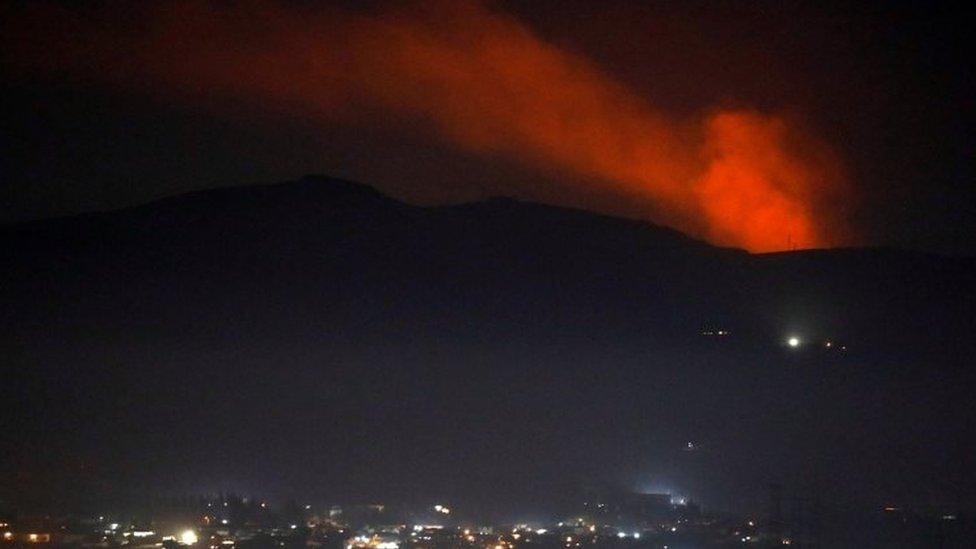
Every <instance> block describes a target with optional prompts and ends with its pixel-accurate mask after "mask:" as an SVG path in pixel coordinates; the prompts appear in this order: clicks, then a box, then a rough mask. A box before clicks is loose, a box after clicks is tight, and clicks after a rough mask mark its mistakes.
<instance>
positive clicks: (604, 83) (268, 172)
mask: <svg viewBox="0 0 976 549" xmlns="http://www.w3.org/2000/svg"><path fill="white" fill-rule="evenodd" d="M181 5H182V6H183V7H182V8H174V7H173V6H174V5H173V4H167V3H157V6H156V7H155V8H152V9H150V8H144V9H143V8H133V7H131V6H129V7H125V6H124V5H123V4H116V3H112V2H89V3H85V4H83V5H81V7H77V4H75V3H64V4H56V3H55V4H50V5H46V4H40V6H42V7H40V8H39V7H38V4H37V3H26V2H25V3H21V2H12V3H7V4H5V7H4V8H3V12H2V14H3V20H4V23H3V25H4V27H5V28H12V29H16V30H17V32H8V33H4V34H5V35H6V38H5V39H4V41H5V48H4V49H5V50H6V52H7V53H6V54H5V55H4V57H3V69H2V70H3V73H4V78H3V82H4V83H3V84H2V86H3V94H4V97H5V101H4V104H3V119H4V132H3V137H2V142H0V145H2V149H0V151H2V152H0V155H2V156H0V162H2V171H3V173H4V176H3V182H2V188H0V199H2V204H0V219H3V220H4V221H13V220H20V219H28V218H37V217H49V216H53V215H60V214H65V213H72V212H79V211H86V210H92V209H105V208H114V207H119V206H124V205H130V204H136V203H141V202H144V201H146V200H148V199H151V198H154V197H158V196H163V195H169V194H173V193H178V192H182V191H186V190H191V189H200V188H207V187H213V186H224V185H237V184H244V183H258V182H270V181H278V180H284V179H288V178H291V177H295V176H297V175H300V174H303V173H308V172H325V173H330V174H335V175H340V176H344V177H348V178H353V179H358V180H361V181H364V182H367V183H370V184H373V185H375V186H377V187H378V188H380V189H382V190H384V191H386V192H388V193H390V194H392V195H393V196H396V197H399V198H404V199H407V200H410V201H415V202H421V203H440V202H458V201H464V200H471V199H476V198H479V197H483V196H486V195H495V194H507V195H515V196H518V197H522V198H527V199H533V200H539V201H543V202H549V203H558V204H567V205H573V206H582V207H585V208H589V209H594V210H598V211H604V212H609V213H614V214H620V215H626V216H630V217H643V218H649V219H652V220H656V221H658V222H661V223H665V224H669V225H673V226H676V227H677V228H679V229H681V230H684V231H686V232H689V233H692V234H694V235H696V236H701V237H705V238H707V239H709V240H711V241H713V242H717V243H722V244H730V245H737V246H745V247H748V248H750V249H756V250H766V249H777V248H783V247H786V246H787V243H788V242H790V241H792V242H793V244H796V243H797V242H799V243H800V245H801V246H807V245H809V246H833V245H845V244H867V245H894V246H900V247H908V248H915V249H923V250H928V251H937V252H947V253H956V254H972V253H973V252H974V251H976V249H974V248H973V244H972V241H971V238H970V235H971V234H973V233H974V231H976V221H974V217H976V216H974V215H973V214H974V209H976V191H974V190H973V185H972V184H971V180H972V176H973V169H972V168H973V166H972V157H973V155H972V151H973V137H972V133H971V123H970V122H971V120H972V118H973V116H972V115H973V99H972V98H973V83H972V68H971V63H969V62H968V61H967V60H966V59H965V58H964V51H966V49H967V48H966V46H968V45H969V42H970V40H969V38H968V36H967V35H966V34H964V33H965V32H966V28H965V25H964V21H965V18H963V17H962V16H961V14H960V13H958V12H957V11H955V10H954V9H952V8H951V7H950V6H949V5H940V4H938V3H935V4H928V3H926V4H924V5H920V4H916V5H912V6H909V5H901V4H899V3H894V4H892V3H883V4H882V3H878V4H870V5H866V6H857V7H850V6H847V5H846V4H845V3H816V4H800V3H782V2H775V3H753V2H741V3H738V2H723V3H715V2H700V3H699V2H681V3H673V4H665V3H638V2H599V3H593V2H555V1H554V2H547V1H532V2H518V1H512V2H498V3H490V4H489V7H488V8H484V7H479V6H474V7H473V8H470V9H469V10H468V11H467V12H465V11H464V10H463V9H462V10H460V11H461V12H462V13H461V14H457V13H454V14H453V15H441V14H439V13H438V10H437V9H434V8H429V9H426V10H424V9H420V8H419V7H417V6H415V5H410V4H407V5H406V6H404V5H402V4H394V5H390V4H386V3H382V2H376V3H369V4H368V5H365V6H359V5H355V4H354V3H342V4H341V5H329V6H326V7H322V6H320V5H319V4H317V3H303V2H291V3H288V2H286V3H274V2H241V3H236V4H233V5H231V6H230V7H227V6H224V7H222V8H215V9H209V8H207V7H206V3H203V2H189V3H183V4H181ZM44 6H47V7H44ZM64 6H70V7H69V8H67V9H66V10H63V9H62V8H64ZM186 6H190V7H186ZM201 6H203V7H201ZM180 9H183V10H184V11H183V12H181V11H179V10H180ZM194 10H195V11H194ZM208 10H209V11H208ZM261 10H265V11H266V12H270V13H273V14H275V17H268V18H266V19H267V21H265V23H264V24H261V25H257V24H255V23H254V21H255V19H251V18H249V16H248V14H251V15H253V14H254V13H258V12H260V11H261ZM444 11H450V10H444ZM174 13H175V14H176V15H173V14H174ZM160 14H162V15H160ZM310 14H311V15H310ZM160 20H162V21H163V22H162V23H160ZM296 21H299V22H302V23H296ZM306 21H307V24H305V22H306ZM384 25H386V27H384ZM384 28H390V29H393V30H392V31H391V32H390V34H389V35H384V34H383V33H382V32H377V31H376V29H384ZM160 29H161V30H160ZM350 29H352V30H350ZM357 29H359V30H360V31H362V30H363V29H365V32H360V33H358V34H357V32H356V31H357ZM431 29H433V30H431ZM397 32H414V33H415V34H414V35H413V36H412V37H411V38H408V39H403V40H402V41H400V42H397V41H396V40H397V38H398V37H400V38H402V36H400V35H398V34H397ZM523 32H524V33H527V34H528V35H529V36H528V37H525V36H522V35H520V33H523ZM154 33H156V34H154ZM424 33H427V34H424ZM418 35H419V36H420V38H417V36H418ZM363 36H366V37H367V38H363ZM147 37H148V38H147ZM154 37H155V38H154ZM255 37H257V38H255ZM391 37H392V38H391ZM431 37H433V38H432V40H434V41H435V42H436V43H435V45H434V46H431V48H432V49H431V50H430V51H434V52H435V53H434V54H431V55H429V56H427V57H421V56H418V55H416V52H415V51H408V52H406V54H405V57H404V59H401V60H399V61H395V62H394V61H391V62H390V64H389V65H385V64H383V60H384V59H385V58H386V57H391V55H390V53H391V52H392V53H394V54H396V53H400V49H402V48H403V47H405V46H404V45H406V47H421V46H424V45H425V44H424V43H423V42H422V41H423V40H424V39H430V38H431ZM411 39H412V40H414V41H413V42H410V41H409V40H411ZM384 41H388V42H390V43H389V44H384V43H383V42H384ZM509 42H510V43H509ZM418 43H419V44H420V46H418ZM509 46H510V48H509V49H510V50H511V51H508V50H505V48H506V47H509ZM181 48H184V49H181ZM530 50H531V51H530ZM309 51H311V52H316V53H304V52H309ZM417 51H421V50H417ZM424 51H426V50H424ZM318 52H322V55H321V58H324V59H326V60H325V61H321V66H319V65H318V64H317V63H319V61H317V60H318V59H319V58H320V57H319V56H318ZM364 52H365V53H364ZM370 52H373V53H372V55H373V56H372V57H371V54H370ZM376 52H379V53H376ZM458 52H460V53H458ZM486 52H487V53H486ZM499 52H503V53H504V55H507V56H511V59H506V60H505V61H503V63H504V64H505V69H504V70H501V71H498V72H499V73H500V74H489V75H487V76H485V75H484V74H483V73H486V72H490V70H489V69H493V68H497V67H496V66H495V65H492V63H493V62H494V61H493V59H495V58H494V57H492V56H497V55H498V54H499ZM455 53H457V54H458V56H457V57H456V58H454V57H450V55H454V54H455ZM441 54H443V55H441ZM523 54H524V55H523ZM411 55H413V56H411ZM437 55H441V57H436V56H437ZM306 57H307V58H306ZM261 59H265V62H262V61H261ZM268 59H270V61H267V60H268ZM377 60H379V62H377ZM262 63H264V64H262ZM451 63H457V64H460V65H462V66H463V67H462V68H460V69H458V68H457V66H455V65H451ZM580 64H582V66H583V68H580ZM360 65H364V66H368V68H365V69H364V68H363V66H360ZM377 65H378V66H377ZM562 65H565V67H564V66H562ZM552 66H556V68H555V69H553V71H552V74H548V73H546V71H545V70H541V71H540V69H541V68H545V67H552ZM242 67H243V70H246V71H248V72H247V73H242V72H241V70H242ZM323 67H324V68H323ZM252 69H253V70H252ZM509 70H510V72H507V71H509ZM316 71H318V72H316ZM450 71H459V72H458V73H457V74H458V75H459V76H456V75H453V73H452V76H450V77H446V76H444V74H446V73H448V72H450ZM465 71H467V72H465ZM337 75H338V76H337ZM350 75H352V76H350ZM387 77H388V78H389V81H386V80H384V78H387ZM317 79H321V80H317ZM608 82H609V83H608ZM576 86H579V88H580V90H581V91H580V90H576V89H575V87H576ZM336 89H338V90H340V92H338V93H337V94H336V97H333V96H332V95H330V94H331V90H336ZM561 90H568V91H566V92H565V93H562V91H561ZM592 90H596V91H592ZM428 92H429V96H430V98H428V97H427V94H428ZM340 95H341V96H342V97H338V96H340ZM326 96H328V97H327V98H326V99H322V98H323V97H326ZM349 96H354V99H349ZM360 97H368V99H360ZM631 103H633V104H631ZM551 105H553V106H552V108H551V111H552V112H544V113H543V115H542V116H540V117H534V118H533V115H534V111H540V110H541V111H546V110H547V109H549V106H551ZM607 105H610V106H607ZM442 107H443V108H442ZM577 107H578V108H577ZM594 113H596V114H594ZM715 113H746V114H745V115H742V116H744V117H745V118H740V119H736V120H734V122H735V124H737V126H735V127H736V128H751V129H743V130H742V132H747V131H752V132H753V133H752V134H749V135H750V136H751V137H749V139H753V138H755V134H760V133H762V132H764V131H766V130H767V129H769V128H773V127H776V126H775V125H776V124H778V123H782V124H783V127H784V128H785V129H784V130H783V133H782V135H781V137H782V139H781V140H779V139H780V138H779V137H777V138H776V139H777V141H776V142H775V143H774V144H772V145H769V144H768V143H767V144H762V145H757V147H760V148H757V149H756V150H754V151H752V152H748V153H746V156H747V157H748V161H747V162H745V163H746V164H748V166H746V168H744V169H746V170H753V171H752V172H749V173H750V174H751V175H748V176H746V178H745V179H747V180H749V182H750V183H748V184H751V181H752V179H751V178H752V177H753V175H755V174H756V173H758V174H760V176H762V177H766V176H769V177H770V178H771V179H773V180H775V181H773V182H772V183H770V185H769V186H768V187H769V188H763V189H758V190H757V191H756V192H758V193H760V194H758V195H751V194H747V193H746V192H741V193H740V186H742V185H747V183H744V182H743V181H745V180H743V179H736V180H734V182H733V183H732V186H731V189H732V191H731V193H732V194H733V195H735V197H734V198H730V197H726V196H723V197H720V198H715V201H718V202H721V205H720V206H715V208H718V210H715V209H714V208H713V207H712V206H710V205H709V204H710V203H709V202H708V201H704V200H700V195H694V196H695V198H693V199H689V198H688V196H686V194H688V193H690V191H688V193H685V194H681V193H684V191H678V193H679V194H678V195H677V197H674V196H671V195H669V194H668V193H669V192H670V191H661V190H656V187H658V186H661V181H672V182H673V181H678V185H679V186H682V185H686V184H685V183H682V182H681V178H682V177H685V173H684V171H683V170H685V168H687V169H688V171H689V172H693V173H694V175H692V176H690V177H692V178H696V177H699V176H700V175H701V173H702V172H703V171H704V170H708V169H712V168H713V167H714V166H715V164H707V166H708V167H707V168H702V167H700V166H697V165H696V166H690V167H689V165H690V164H695V163H697V162H698V160H697V156H698V155H700V154H703V153H702V152H701V151H702V150H705V151H707V150H709V149H708V146H714V145H715V142H713V141H711V140H710V139H711V137H705V138H703V139H704V141H705V143H706V145H705V146H703V147H700V146H699V145H692V146H686V145H684V144H683V141H682V140H684V139H686V136H685V133H686V130H687V127H691V126H694V128H698V129H692V130H687V131H690V132H691V133H694V132H695V131H700V128H701V127H706V128H711V129H707V130H705V131H706V133H707V132H714V131H715V130H714V127H713V126H709V125H708V124H709V122H708V121H709V120H714V119H712V118H710V116H712V115H714V114H715ZM547 116H548V117H547ZM703 120H704V121H706V122H702V121H703ZM547 125H548V126H552V128H550V127H548V126H547ZM525 126H527V127H525ZM543 126H546V127H545V128H544V129H540V128H541V127H543ZM646 127H650V128H651V130H649V132H650V136H649V137H648V136H647V135H645V134H646V132H645V128H646ZM472 128H474V129H472ZM553 128H554V129H553ZM618 130H619V134H616V133H615V132H617V131H618ZM718 131H721V130H718ZM733 131H735V130H733ZM770 131H773V130H770ZM607 133H612V134H613V135H609V136H608V135H607ZM579 135H584V136H585V137H583V138H580V140H577V139H576V137H575V136H579ZM708 135H709V136H712V137H714V134H712V133H709V134H708ZM735 135H740V134H739V133H736V134H735ZM742 135H744V133H743V134H742ZM777 135H779V134H777ZM553 136H556V137H553ZM566 136H573V137H568V138H567V137H566ZM661 136H663V137H661ZM688 139H690V140H691V141H695V139H702V138H700V137H691V138H688ZM716 139H719V141H717V142H718V143H719V144H718V145H717V146H718V147H719V148H721V147H723V145H722V143H724V141H721V138H716ZM732 139H735V138H734V137H733V138H732ZM755 139H758V140H760V141H761V139H762V138H761V137H759V138H755ZM755 139H754V140H755ZM662 140H663V141H664V142H667V143H668V147H670V149H669V148H668V147H658V144H659V143H660V142H662ZM557 141H558V142H557ZM577 141H580V142H577ZM750 142H753V141H750ZM648 143H649V144H650V146H648ZM695 143H698V141H695ZM784 143H785V144H784ZM761 147H766V148H765V149H763V148H761ZM631 148H633V149H634V150H636V151H638V152H636V153H632V154H631V153H630V150H631ZM595 149H600V150H599V151H598V152H594V150H595ZM621 149H625V150H626V151H628V152H627V153H626V154H625V153H620V152H619V151H620V150H621ZM651 149H653V150H651ZM658 149H662V150H658ZM672 149H673V150H672ZM723 150H728V149H723ZM781 150H782V151H786V152H784V153H783V154H784V156H786V162H787V163H788V164H789V166H790V167H789V168H786V169H787V171H789V172H790V173H791V174H792V173H794V172H795V173H799V175H797V176H796V177H795V178H794V177H793V175H789V174H788V175H785V176H784V175H782V172H780V171H777V170H779V169H780V168H778V167H775V166H773V167H770V166H769V165H767V164H762V165H759V166H757V165H756V164H755V162H754V161H753V159H754V158H772V157H776V156H777V155H778V154H779V153H780V152H781ZM821 150H823V151H827V152H826V153H824V154H820V152H819V151H821ZM607 151H609V152H607ZM647 151H650V153H651V154H649V155H648V154H645V152H647ZM757 151H758V152H757ZM811 151H814V152H811ZM628 154H629V156H628ZM682 155H684V156H682ZM635 158H636V159H637V160H636V161H635ZM672 158H677V159H678V160H674V163H675V166H665V164H668V162H669V161H670V160H671V159H672ZM643 162H646V164H647V166H646V168H645V166H644V165H643ZM635 164H636V166H635ZM741 167H742V163H740V164H735V165H733V166H732V167H731V168H729V169H731V170H732V171H733V172H734V171H735V170H736V169H738V168H741ZM794 168H795V170H794ZM648 174H650V175H648ZM719 177H721V174H719ZM835 180H843V181H844V183H843V184H837V183H836V181H835ZM648 187H655V189H652V190H650V191H647V188H648ZM770 189H773V190H772V191H770ZM782 189H786V191H784V192H783V193H781V194H783V195H784V196H786V197H787V199H788V200H795V204H794V205H796V204H799V207H801V208H802V209H803V212H804V213H803V214H802V215H801V214H799V213H796V212H797V211H796V210H790V212H787V213H782V212H781V213H782V216H780V217H774V218H772V220H771V221H766V222H762V223H766V227H765V228H764V232H763V234H751V233H748V230H749V229H748V228H743V227H744V226H746V225H749V224H750V223H752V224H754V223H761V222H760V221H746V220H741V219H740V218H741V216H739V215H733V214H731V213H729V212H733V211H734V206H735V204H744V205H745V206H746V208H747V210H749V211H752V210H753V209H755V207H754V205H755V204H757V203H759V202H763V201H764V200H766V198H765V197H766V196H768V195H769V192H775V193H779V192H780V191H781V190H782ZM763 193H766V194H763ZM757 197H758V198H757ZM776 197H780V194H776ZM713 198H714V197H713ZM728 200H730V201H731V202H727V201H728ZM695 201H699V202H702V204H704V205H702V204H698V202H695ZM690 202H695V204H691V205H689V204H690ZM790 207H791V206H790V205H789V204H788V205H787V206H784V208H785V209H784V210H783V212H786V209H789V208H790ZM726 215H731V216H732V217H733V218H734V219H733V221H723V220H722V219H721V217H722V216H726ZM800 217H804V219H800ZM806 217H809V219H806ZM703 220H704V221H703ZM722 223H732V224H740V225H742V226H732V227H729V226H725V225H722ZM805 223H806V225H805ZM807 225H811V226H812V228H811V227H808V226H807ZM749 226H752V225H749ZM806 232H810V235H809V238H806V237H805V236H804V235H805V234H806ZM784 233H786V234H787V236H782V235H783V234H784ZM771 240H775V242H771Z"/></svg>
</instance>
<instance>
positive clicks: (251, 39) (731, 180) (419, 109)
mask: <svg viewBox="0 0 976 549" xmlns="http://www.w3.org/2000/svg"><path fill="white" fill-rule="evenodd" d="M439 8H440V9H437V10H432V9H423V8H421V7H416V9H408V10H396V11H386V12H382V13H378V14H377V13H372V14H368V15H363V14H352V13H348V12H336V11H329V12H328V13H323V12H321V11H318V12H315V13H312V12H309V11H299V10H298V9H297V8H290V9H285V8H282V7H281V6H278V5H274V4H268V3H263V2H244V3H243V4H241V3H233V4H231V5H230V6H227V5H223V4H220V3H209V2H184V3H180V4H169V5H166V6H165V7H162V8H145V9H144V10H142V11H137V12H136V13H130V14H129V15H128V16H127V17H129V18H131V21H129V22H128V24H127V25H122V26H121V27H120V26H106V25H102V24H99V23H98V22H97V21H93V20H91V19H82V18H78V17H74V18H72V17H71V16H69V15H67V14H64V13H60V14H57V15H56V16H55V14H52V13H46V14H40V15H39V14H38V13H36V12H35V13H34V15H33V17H31V18H30V19H33V20H35V21H49V20H52V18H55V17H56V20H59V21H61V23H60V24H61V25H65V26H66V27H67V28H62V29H57V30H56V31H54V32H57V33H58V39H51V40H48V38H49V37H50V34H51V33H52V31H51V30H50V29H47V30H45V29H38V28H34V29H30V30H27V31H23V34H21V36H22V37H29V39H28V40H27V41H26V42H25V43H27V44H33V46H28V47H26V51H25V48H24V47H23V46H21V48H20V50H21V51H18V52H17V53H14V54H13V55H14V57H15V61H16V62H17V63H19V64H21V65H23V66H25V67H26V68H27V69H28V70H44V71H48V72H62V71H68V72H71V73H73V74H76V75H78V74H81V75H83V76H85V77H90V78H95V79H99V80H102V81H108V82H111V83H113V84H116V85H122V86H128V87H142V86H146V85H147V84H148V85H149V86H152V87H162V88H163V89H164V90H170V91H171V92H174V93H179V94H181V95H186V94H190V95H194V96H206V97H209V98H217V99H220V100H222V101H227V100H234V101H242V102H246V103H249V104H253V105H259V106H261V107H263V108H265V109H270V110H276V111H280V112H285V113H288V114H290V115H292V116H301V117H303V118H306V119H316V120H322V121H328V120H331V119H336V118H343V119H345V120H347V121H348V120H351V121H353V122H356V121H359V120H360V117H359V115H358V114H357V113H359V112H360V111H362V110H373V111H375V110H376V109H377V108H379V109H380V110H382V111H384V112H389V113H391V115H392V116H396V117H399V118H416V119H417V120H418V121H422V122H424V123H426V124H429V125H430V128H432V129H433V130H435V131H436V132H437V133H438V134H439V135H441V136H442V137H443V138H444V139H445V140H447V141H448V142H450V143H451V144H453V145H454V146H456V147H459V148H462V149H466V150H471V151H474V152H478V153H482V154H496V155H505V156H509V157H512V158H515V159H518V160H520V161H522V162H525V163H530V164H536V165H544V166H547V167H550V168H556V169H559V170H563V171H564V172H566V173H567V174H572V175H578V176H584V178H585V179H587V180H598V181H602V182H604V184H606V185H607V186H608V188H613V189H615V190H617V191H623V192H624V193H625V194H629V195H632V196H635V197H637V198H640V199H646V200H647V201H648V202H651V203H653V204H655V206H656V208H655V213H654V217H655V221H658V222H662V223H666V224H670V225H673V226H675V227H676V228H678V229H681V230H684V231H686V232H689V233H692V234H699V235H703V236H705V237H706V238H707V239H708V240H709V241H711V242H713V243H716V244H720V245H728V246H738V247H744V248H746V249H748V250H751V251H772V250H781V249H786V248H788V247H796V248H810V247H825V246H831V245H836V244H838V243H840V241H842V240H847V239H848V236H849V235H847V234H845V231H844V230H842V229H841V230H838V229H837V228H836V226H835V225H836V222H835V220H833V219H831V218H830V216H829V215H826V213H825V212H826V211H828V210H826V209H825V206H827V202H828V201H829V200H831V199H832V198H833V197H835V196H837V195H838V194H840V195H843V194H844V192H845V189H846V187H845V183H844V180H843V178H842V177H841V176H840V174H841V173H842V170H841V169H840V167H839V165H838V163H837V162H836V161H834V160H833V155H831V154H829V153H824V147H823V146H822V145H818V144H816V143H815V142H814V141H813V140H811V139H810V138H809V137H806V136H805V135H804V133H803V132H802V131H799V129H798V128H797V127H796V124H795V123H792V122H790V121H788V120H787V119H785V118H783V117H779V116H775V115H770V114H762V113H758V112H752V111H728V110H722V111H715V112H712V113H710V114H708V115H705V116H701V117H697V118H694V119H678V118H675V117H672V116H669V115H668V114H667V113H665V112H662V111H660V110H658V109H656V108H654V106H653V105H650V104H648V102H647V101H646V100H644V99H643V98H642V97H640V96H638V95H636V94H635V93H633V92H632V91H631V90H630V89H628V88H627V87H626V86H625V85H623V84H622V83H620V82H618V81H617V80H615V79H614V78H612V77H611V76H609V75H608V74H606V73H605V72H603V71H602V70H600V69H599V68H598V67H596V66H594V65H593V64H592V63H591V62H590V61H588V60H587V59H585V58H583V57H581V56H579V55H576V54H573V53H571V52H567V51H564V50H561V49H559V48H557V47H555V46H553V45H552V44H549V43H547V42H545V41H544V40H542V39H540V38H539V37H537V36H536V35H535V34H534V33H533V32H531V30H530V29H528V28H527V27H525V26H524V25H523V24H521V23H520V22H519V21H517V20H515V19H513V18H511V17H509V16H507V15H504V14H500V13H497V12H495V11H492V10H490V9H488V8H486V7H485V6H483V5H481V4H477V3H460V4H457V3H450V4H445V5H441V6H439ZM129 11H130V12H131V11H132V10H129ZM89 15H90V14H89ZM96 19H97V17H96ZM42 26H43V25H42ZM27 28H30V27H29V26H28V27H27ZM525 194H526V195H527V196H529V197H531V196H532V193H531V190H530V189H527V190H526V193H525Z"/></svg>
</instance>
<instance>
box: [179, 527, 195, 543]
mask: <svg viewBox="0 0 976 549" xmlns="http://www.w3.org/2000/svg"><path fill="white" fill-rule="evenodd" d="M196 542H197V533H196V532H194V531H193V530H183V531H182V532H180V543H182V544H183V545H195V544H196Z"/></svg>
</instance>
